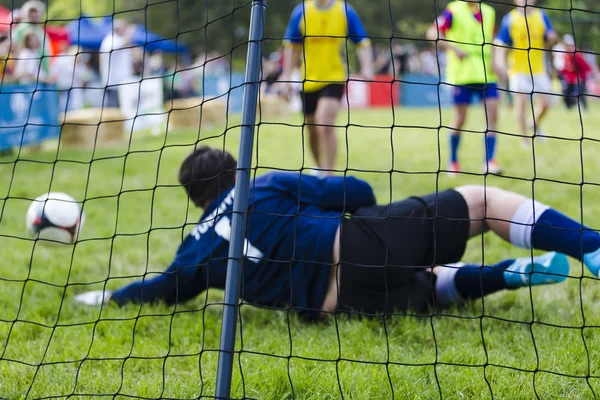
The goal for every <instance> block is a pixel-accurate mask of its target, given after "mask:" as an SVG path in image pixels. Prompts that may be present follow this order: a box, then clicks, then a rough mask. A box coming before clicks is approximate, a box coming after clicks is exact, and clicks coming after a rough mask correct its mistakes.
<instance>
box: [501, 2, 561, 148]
mask: <svg viewBox="0 0 600 400" xmlns="http://www.w3.org/2000/svg"><path fill="white" fill-rule="evenodd" d="M515 5H516V6H517V7H516V8H515V9H513V10H512V11H510V12H509V13H508V14H506V15H505V16H504V18H503V19H502V26H501V27H500V31H499V32H498V36H497V37H496V40H495V43H496V44H497V45H498V47H497V51H496V54H495V57H494V65H495V69H496V71H497V72H498V73H499V74H500V75H501V77H506V76H507V75H508V86H509V89H510V91H511V92H512V93H513V95H514V110H515V115H516V117H517V123H518V124H519V130H520V133H521V135H522V136H523V137H524V138H523V144H524V145H525V146H528V145H529V144H530V142H529V141H528V140H527V138H526V137H527V136H528V135H527V115H526V114H527V111H528V110H530V109H531V102H532V101H533V94H534V92H535V93H539V94H540V96H538V97H539V100H540V102H539V106H538V108H537V109H536V110H534V115H533V118H532V123H533V127H534V135H535V134H537V135H538V136H543V133H542V130H541V128H540V125H541V123H542V121H543V119H544V117H545V116H546V113H547V111H548V110H549V109H550V107H551V106H552V97H551V93H552V81H551V79H550V75H549V73H548V71H547V67H546V64H547V62H546V53H545V51H546V50H545V49H546V46H547V45H553V44H554V43H556V42H557V41H558V35H557V34H556V32H555V31H554V29H553V28H552V24H551V23H550V19H549V18H548V16H547V15H546V13H545V12H544V11H543V10H540V9H537V8H532V6H534V5H535V0H515ZM508 48H510V52H509V53H508V68H507V65H506V59H507V57H506V53H507V50H508ZM530 96H531V97H530Z"/></svg>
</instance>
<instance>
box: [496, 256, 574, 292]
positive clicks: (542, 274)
mask: <svg viewBox="0 0 600 400" xmlns="http://www.w3.org/2000/svg"><path fill="white" fill-rule="evenodd" d="M567 275H569V260H568V259H567V256H565V255H564V254H561V253H555V252H552V253H546V254H542V255H541V256H537V257H533V258H531V257H524V258H517V259H516V260H515V261H514V262H513V263H512V264H511V265H510V266H509V267H508V268H506V270H505V271H504V280H505V281H506V284H507V285H508V286H509V287H513V288H516V287H522V286H530V285H531V286H535V285H544V284H548V283H559V282H562V281H564V280H565V279H567Z"/></svg>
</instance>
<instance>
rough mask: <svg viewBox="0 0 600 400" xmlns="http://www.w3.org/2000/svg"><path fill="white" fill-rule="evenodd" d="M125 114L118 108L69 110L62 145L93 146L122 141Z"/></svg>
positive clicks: (61, 136) (65, 119)
mask: <svg viewBox="0 0 600 400" xmlns="http://www.w3.org/2000/svg"><path fill="white" fill-rule="evenodd" d="M124 119H125V116H124V115H123V113H122V112H121V110H119V109H118V108H87V109H83V110H74V111H68V112H67V113H66V115H65V118H64V121H63V126H62V130H61V134H60V146H61V148H62V147H65V148H68V147H76V148H93V147H97V146H110V145H115V144H119V143H122V142H123V141H124V138H125V132H124V129H125V128H124V122H123V121H124Z"/></svg>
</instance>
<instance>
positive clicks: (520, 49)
mask: <svg viewBox="0 0 600 400" xmlns="http://www.w3.org/2000/svg"><path fill="white" fill-rule="evenodd" d="M553 31H554V30H553V28H552V24H551V23H550V19H549V18H548V15H546V13H545V12H544V11H542V10H539V9H528V11H527V14H525V13H524V12H523V10H521V9H514V10H512V11H511V12H509V13H508V14H506V15H505V16H504V18H503V19H502V26H501V27H500V31H499V32H498V35H497V37H496V39H498V40H499V41H500V42H502V43H503V44H505V45H506V46H509V47H511V50H510V53H509V55H508V62H509V71H508V72H509V75H514V74H528V75H529V74H543V73H546V57H545V50H544V49H545V48H546V39H547V37H548V34H550V33H551V32H553Z"/></svg>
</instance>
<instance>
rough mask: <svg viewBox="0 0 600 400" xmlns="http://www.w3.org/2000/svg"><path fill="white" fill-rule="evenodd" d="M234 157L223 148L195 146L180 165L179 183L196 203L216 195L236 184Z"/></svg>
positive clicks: (209, 199) (202, 205)
mask: <svg viewBox="0 0 600 400" xmlns="http://www.w3.org/2000/svg"><path fill="white" fill-rule="evenodd" d="M236 168H237V161H236V160H235V158H233V156H232V155H231V154H229V153H228V152H226V151H224V150H217V149H213V148H210V147H208V146H202V147H198V148H197V149H196V150H194V152H193V153H192V154H190V155H189V156H187V157H186V158H185V160H183V162H182V163H181V167H180V168H179V183H181V184H182V185H183V188H184V189H185V191H186V192H187V194H188V196H189V198H190V199H191V200H192V201H193V202H194V204H195V205H196V206H198V207H204V206H205V205H206V202H208V201H212V200H214V199H216V198H217V197H219V195H220V194H221V193H224V192H225V191H226V190H228V189H230V188H231V187H232V186H233V185H234V184H235V171H236Z"/></svg>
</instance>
